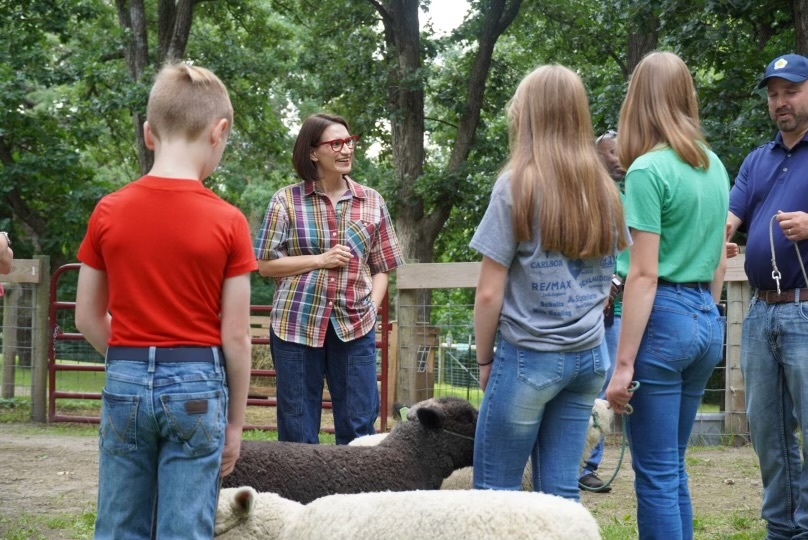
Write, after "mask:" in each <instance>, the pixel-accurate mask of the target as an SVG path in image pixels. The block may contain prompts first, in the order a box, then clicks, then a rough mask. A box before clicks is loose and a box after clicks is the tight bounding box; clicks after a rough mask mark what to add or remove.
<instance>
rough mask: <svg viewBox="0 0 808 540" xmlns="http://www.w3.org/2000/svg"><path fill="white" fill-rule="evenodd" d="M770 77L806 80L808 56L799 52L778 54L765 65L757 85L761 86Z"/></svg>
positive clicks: (797, 80)
mask: <svg viewBox="0 0 808 540" xmlns="http://www.w3.org/2000/svg"><path fill="white" fill-rule="evenodd" d="M772 77H780V78H781V79H785V80H787V81H791V82H802V81H805V80H808V58H805V57H804V56H800V55H799V54H784V55H783V56H778V57H777V58H775V59H774V60H772V61H771V63H770V64H769V65H768V66H767V67H766V74H765V75H763V80H762V81H760V83H759V84H758V85H757V87H758V88H763V87H764V86H766V83H768V82H769V79H771V78H772Z"/></svg>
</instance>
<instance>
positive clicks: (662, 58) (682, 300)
mask: <svg viewBox="0 0 808 540" xmlns="http://www.w3.org/2000/svg"><path fill="white" fill-rule="evenodd" d="M618 131H619V133H620V138H619V139H618V141H617V149H618V156H619V158H620V163H621V164H623V165H624V167H625V168H626V169H627V173H626V199H625V211H626V223H627V224H628V226H629V228H630V229H631V239H632V242H633V243H632V245H631V248H630V249H629V251H630V261H629V270H628V276H627V278H626V284H625V290H624V293H623V316H622V322H621V327H620V340H619V343H618V346H617V365H616V366H615V370H614V374H613V375H612V379H611V381H610V382H609V385H608V387H607V389H606V397H607V399H608V400H609V403H610V405H611V406H612V408H614V410H615V412H616V413H618V414H624V413H626V412H627V408H626V407H627V405H628V402H629V400H631V405H632V407H633V413H632V414H631V416H627V417H624V421H626V422H627V433H628V439H629V446H630V448H631V458H632V466H633V468H634V472H635V481H634V487H635V490H636V492H637V525H638V529H639V536H640V538H641V539H652V538H653V539H665V540H681V539H691V538H692V537H693V510H692V505H691V501H690V491H689V488H688V481H687V473H686V470H685V452H686V450H687V444H688V440H689V438H690V432H691V430H692V428H693V423H694V421H695V418H696V411H697V410H698V407H699V405H700V403H701V397H702V395H703V394H704V387H705V385H706V384H707V379H708V378H709V377H710V374H711V373H712V371H713V368H715V366H716V364H718V362H719V361H720V360H721V352H722V346H723V341H724V329H725V326H726V321H725V319H724V318H723V317H721V316H720V314H719V312H718V308H717V307H716V302H717V301H718V300H719V298H720V295H721V288H722V286H723V279H724V268H725V266H726V259H725V255H726V251H725V247H724V221H725V218H726V214H725V213H724V211H725V209H726V208H727V205H728V203H729V177H728V175H727V171H726V169H725V168H724V165H723V164H722V163H721V161H720V160H719V159H718V157H717V156H716V155H715V154H714V153H713V152H712V151H711V150H710V149H709V148H708V146H707V143H706V141H705V139H704V136H703V134H702V132H701V128H700V124H699V113H698V102H697V98H696V89H695V87H694V85H693V78H692V77H691V75H690V72H689V71H688V69H687V66H686V65H685V63H684V62H682V60H681V59H680V58H679V57H678V56H676V55H675V54H672V53H668V52H652V53H649V54H648V55H646V56H645V57H644V58H643V59H642V60H641V61H640V63H639V64H638V65H637V68H636V69H635V70H634V73H633V75H632V77H631V82H630V83H629V87H628V93H627V95H626V98H625V100H624V101H623V106H622V108H621V110H620V123H619V129H618ZM635 382H636V383H639V386H637V384H635Z"/></svg>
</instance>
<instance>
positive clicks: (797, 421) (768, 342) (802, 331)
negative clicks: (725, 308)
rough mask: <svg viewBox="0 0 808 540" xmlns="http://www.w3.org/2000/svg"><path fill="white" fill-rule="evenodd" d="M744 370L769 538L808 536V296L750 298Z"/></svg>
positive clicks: (743, 349) (743, 343)
mask: <svg viewBox="0 0 808 540" xmlns="http://www.w3.org/2000/svg"><path fill="white" fill-rule="evenodd" d="M741 370H742V372H743V376H744V384H745V387H746V414H747V418H748V419H749V429H750V432H751V435H752V446H753V447H754V449H755V453H756V454H757V455H758V459H759V460H760V474H761V478H762V480H763V511H762V517H763V519H765V520H766V521H767V527H768V536H767V538H768V539H771V540H781V539H782V540H785V539H789V540H790V539H797V538H800V539H804V538H808V470H806V468H805V467H804V466H803V463H802V460H801V458H800V454H801V452H800V450H801V449H802V454H803V455H808V302H788V303H785V304H767V303H766V302H763V301H762V300H758V299H757V298H752V301H751V303H750V306H749V312H748V313H747V315H746V318H745V319H744V321H743V334H742V337H741ZM800 438H801V439H802V442H800Z"/></svg>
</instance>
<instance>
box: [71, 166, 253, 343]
mask: <svg viewBox="0 0 808 540" xmlns="http://www.w3.org/2000/svg"><path fill="white" fill-rule="evenodd" d="M78 258H79V260H80V261H81V262H83V263H84V264H87V265H88V266H91V267H93V268H95V269H97V270H101V271H103V272H106V274H107V279H108V285H109V311H110V313H111V314H112V335H111V336H110V340H109V345H110V346H136V347H143V346H151V345H155V346H161V347H169V346H181V345H204V346H213V345H221V344H222V338H221V321H220V318H219V314H220V312H221V297H222V285H223V282H224V280H225V279H226V278H229V277H233V276H238V275H241V274H245V273H248V272H252V271H254V270H256V269H257V268H258V266H257V263H256V260H255V255H254V254H253V251H252V243H251V237H250V229H249V226H248V225H247V220H246V218H245V217H244V215H243V214H242V213H241V212H240V211H239V210H238V209H237V208H235V207H234V206H232V205H230V204H228V203H226V202H225V201H223V200H222V199H220V198H219V197H217V196H216V195H215V194H214V193H213V192H212V191H210V190H209V189H207V188H206V187H204V186H203V185H202V183H201V182H199V181H196V180H175V179H168V178H158V177H154V176H144V177H143V178H141V179H140V180H137V181H135V182H132V183H130V184H128V185H127V186H125V187H123V188H122V189H120V190H118V191H116V192H115V193H112V194H110V195H107V196H106V197H104V198H103V199H101V201H100V202H99V203H98V205H97V206H96V207H95V210H94V211H93V214H92V216H91V217H90V222H89V224H88V226H87V234H86V236H85V237H84V240H83V241H82V243H81V247H80V248H79V253H78Z"/></svg>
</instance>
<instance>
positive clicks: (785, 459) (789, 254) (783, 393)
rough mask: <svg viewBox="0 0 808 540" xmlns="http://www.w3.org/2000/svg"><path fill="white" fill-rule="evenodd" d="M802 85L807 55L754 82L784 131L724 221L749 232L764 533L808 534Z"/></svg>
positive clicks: (752, 387) (753, 418)
mask: <svg viewBox="0 0 808 540" xmlns="http://www.w3.org/2000/svg"><path fill="white" fill-rule="evenodd" d="M806 81H808V58H805V57H803V56H800V55H796V54H787V55H784V56H780V57H778V58H776V59H774V60H773V61H772V62H771V63H770V64H769V65H768V67H767V68H766V73H765V75H764V77H763V80H761V81H760V84H758V88H759V89H762V88H765V90H766V95H767V96H768V105H769V115H770V116H771V118H772V120H773V121H774V123H775V124H777V127H778V129H779V132H778V133H777V136H776V137H775V138H774V140H773V141H771V142H769V143H767V144H764V145H763V146H760V147H758V148H756V149H754V150H753V151H752V152H751V153H750V154H749V155H748V156H747V157H746V159H745V160H744V162H743V165H741V170H740V172H739V173H738V177H737V178H736V179H735V186H734V187H733V188H732V191H731V192H730V203H729V215H728V218H727V224H728V226H729V234H730V236H731V235H732V234H733V233H734V232H735V231H736V230H738V229H739V228H743V229H745V230H746V231H747V233H748V234H747V244H746V266H745V269H746V274H747V276H748V278H749V283H750V285H751V286H752V288H753V290H754V297H753V299H752V301H751V304H750V307H749V313H748V314H747V316H746V319H744V322H743V335H742V339H741V370H742V371H743V376H744V380H745V385H746V414H747V416H748V419H749V429H750V431H751V435H752V446H753V447H754V449H755V452H756V453H757V455H758V458H759V460H760V473H761V476H762V478H763V509H762V517H763V518H764V519H765V520H766V521H767V528H768V536H767V538H768V539H784V540H785V539H789V540H790V539H793V538H808V471H806V473H803V465H802V463H801V460H800V438H801V439H802V449H803V453H804V454H806V455H808V288H806V286H807V285H808V283H806V279H805V278H804V277H803V270H802V265H801V261H806V260H808V242H806V241H805V240H806V239H808V214H806V211H808V137H806V132H808V82H806ZM795 246H796V248H797V249H795ZM773 259H774V260H773ZM803 264H804V263H803ZM778 271H779V280H778V279H775V278H774V277H773V274H774V275H775V276H776V275H777V273H778ZM797 429H799V430H800V433H801V437H800V435H798V434H797V433H796V431H797Z"/></svg>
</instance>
